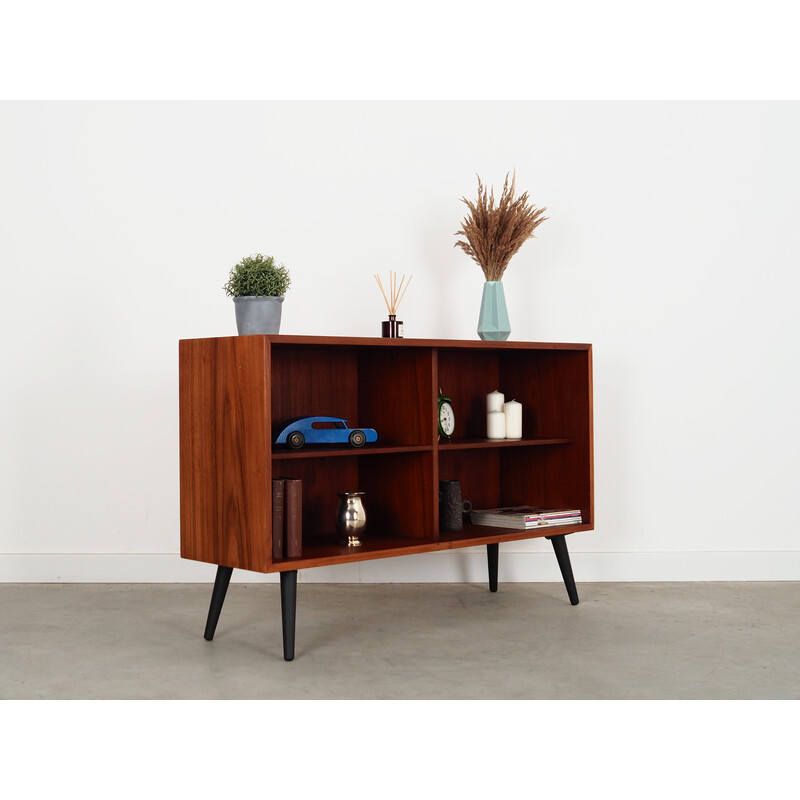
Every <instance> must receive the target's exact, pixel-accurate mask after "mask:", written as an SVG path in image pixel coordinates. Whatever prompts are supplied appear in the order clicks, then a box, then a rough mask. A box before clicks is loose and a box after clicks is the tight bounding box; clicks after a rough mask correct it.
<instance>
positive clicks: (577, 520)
mask: <svg viewBox="0 0 800 800" xmlns="http://www.w3.org/2000/svg"><path fill="white" fill-rule="evenodd" d="M470 520H471V522H472V524H473V525H488V526H491V527H494V528H516V529H517V530H519V529H520V528H524V529H525V530H528V529H529V528H538V527H542V526H545V525H546V526H548V527H549V526H555V525H580V524H581V521H582V520H581V512H580V509H570V508H539V507H538V506H505V507H504V508H484V509H473V511H472V513H471V514H470Z"/></svg>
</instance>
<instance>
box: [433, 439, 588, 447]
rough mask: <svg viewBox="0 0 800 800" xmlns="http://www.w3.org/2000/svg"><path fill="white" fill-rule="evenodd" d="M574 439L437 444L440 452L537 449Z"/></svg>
mask: <svg viewBox="0 0 800 800" xmlns="http://www.w3.org/2000/svg"><path fill="white" fill-rule="evenodd" d="M573 441H574V439H451V440H450V441H449V442H446V441H441V442H439V449H440V450H474V449H476V448H481V447H537V446H541V445H550V444H572V442H573Z"/></svg>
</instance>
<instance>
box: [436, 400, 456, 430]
mask: <svg viewBox="0 0 800 800" xmlns="http://www.w3.org/2000/svg"><path fill="white" fill-rule="evenodd" d="M452 403H453V401H452V400H451V399H450V398H449V397H445V396H444V395H443V394H442V389H441V387H439V402H438V412H439V436H440V437H442V436H446V437H447V438H448V439H449V438H450V437H451V436H452V435H453V431H454V430H455V429H456V415H455V414H454V413H453V405H452Z"/></svg>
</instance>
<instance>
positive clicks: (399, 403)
mask: <svg viewBox="0 0 800 800" xmlns="http://www.w3.org/2000/svg"><path fill="white" fill-rule="evenodd" d="M358 377H359V379H358V420H359V422H358V424H359V425H360V426H363V427H370V428H375V430H377V431H378V441H379V442H380V443H381V444H385V445H426V444H431V443H432V442H433V438H434V436H433V432H434V425H433V420H432V417H433V413H434V410H435V408H436V405H435V403H436V395H435V394H434V391H433V358H432V354H431V351H430V350H428V349H427V348H407V349H404V348H378V347H375V348H363V349H362V350H361V352H360V353H359V359H358Z"/></svg>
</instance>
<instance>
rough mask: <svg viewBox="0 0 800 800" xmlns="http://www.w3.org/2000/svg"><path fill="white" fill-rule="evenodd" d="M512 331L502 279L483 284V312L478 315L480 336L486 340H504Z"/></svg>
mask: <svg viewBox="0 0 800 800" xmlns="http://www.w3.org/2000/svg"><path fill="white" fill-rule="evenodd" d="M510 333H511V323H510V322H509V321H508V311H507V310H506V295H505V292H504V291H503V282H502V281H486V283H484V284H483V297H482V298H481V313H480V314H479V315H478V336H480V337H481V339H483V340H484V341H490V342H504V341H505V340H506V339H508V336H509V334H510Z"/></svg>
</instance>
